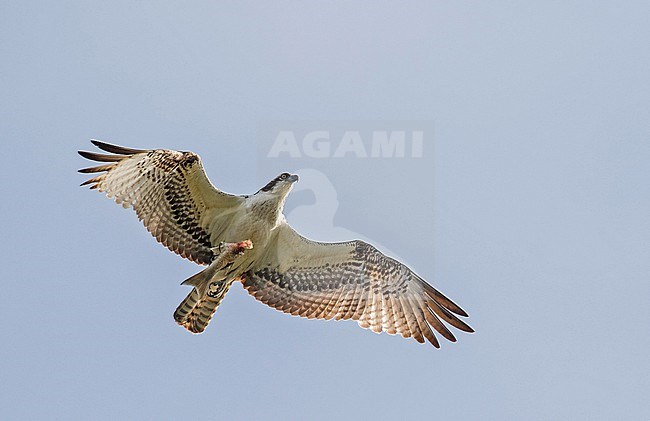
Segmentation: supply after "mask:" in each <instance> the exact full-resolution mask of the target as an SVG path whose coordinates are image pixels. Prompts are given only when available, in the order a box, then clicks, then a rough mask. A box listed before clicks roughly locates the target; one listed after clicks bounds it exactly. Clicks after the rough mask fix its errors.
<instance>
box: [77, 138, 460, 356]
mask: <svg viewBox="0 0 650 421" xmlns="http://www.w3.org/2000/svg"><path fill="white" fill-rule="evenodd" d="M92 143H93V144H94V145H95V146H97V147H98V148H99V149H101V150H103V151H105V152H108V154H102V153H94V152H86V151H79V154H80V155H81V156H83V157H84V158H87V159H90V160H93V161H98V162H100V163H101V165H98V166H95V167H90V168H84V169H81V170H79V172H81V173H88V174H93V177H92V178H90V179H88V180H87V181H85V182H84V183H82V184H81V185H82V186H85V185H89V186H90V188H91V189H97V190H99V191H100V192H104V193H106V194H107V196H108V197H109V198H114V199H115V201H116V202H117V203H118V204H121V205H122V206H123V207H125V208H129V207H130V208H133V209H134V210H135V212H136V214H137V216H138V218H139V219H140V220H141V221H142V222H143V223H144V226H145V227H146V228H147V230H148V231H149V232H150V233H151V234H152V235H153V236H154V237H155V238H156V240H158V241H159V242H160V243H161V244H163V245H164V246H165V247H167V248H168V249H169V250H171V251H173V252H174V253H177V254H178V255H180V256H181V257H184V258H186V259H189V260H191V261H193V262H195V263H198V264H200V265H205V266H207V268H206V269H204V270H202V271H201V272H199V273H197V274H196V275H194V276H192V277H191V278H189V279H187V280H186V281H185V282H183V284H185V285H190V286H192V287H193V289H192V291H191V292H190V294H189V295H188V296H187V298H185V300H183V302H182V303H181V304H180V305H179V306H178V308H177V309H176V312H175V313H174V319H175V320H176V322H177V323H178V324H180V325H181V326H183V327H185V328H186V329H188V330H189V331H191V332H193V333H201V332H203V331H204V330H205V328H206V327H207V325H208V323H209V322H210V320H211V318H212V315H213V314H214V312H215V311H216V309H217V306H218V305H219V304H220V303H221V300H222V299H223V297H224V296H225V294H226V292H228V289H229V288H230V285H231V284H232V283H234V282H235V281H240V282H241V283H242V284H243V286H244V288H245V289H246V290H247V291H248V292H249V293H250V294H251V295H252V296H253V297H255V298H256V299H257V300H259V301H261V302H263V303H265V304H267V305H269V306H270V307H273V308H275V309H277V310H280V311H283V312H285V313H290V314H292V315H295V316H301V317H307V318H310V319H312V318H319V319H326V320H330V319H336V320H347V319H352V320H356V321H357V322H358V324H359V326H361V327H362V328H365V329H371V330H372V331H374V332H377V333H380V332H382V331H384V332H387V333H389V334H392V335H394V334H400V335H402V336H403V337H405V338H409V337H411V338H414V339H415V340H416V341H418V342H420V343H424V342H425V340H426V341H428V342H430V343H431V344H432V345H433V346H435V347H436V348H439V347H440V344H439V342H438V339H437V337H436V335H435V334H434V330H435V331H437V332H438V333H439V334H440V335H442V336H443V337H444V338H446V339H448V340H449V341H452V342H455V341H456V338H455V337H454V335H453V334H452V332H451V331H450V330H449V328H448V327H447V326H446V325H445V323H446V324H448V325H450V326H453V327H455V328H457V329H459V330H462V331H465V332H470V333H471V332H473V330H472V328H471V327H469V326H468V325H467V324H466V323H465V322H463V321H462V320H461V319H460V318H459V316H460V317H468V315H467V313H466V312H465V311H464V310H463V309H461V308H460V307H459V306H458V305H456V304H455V303H454V302H453V301H451V300H450V299H449V298H447V297H446V296H444V295H443V294H442V293H440V292H439V291H438V290H437V289H435V288H433V287H432V286H431V285H430V284H428V283H427V282H426V281H425V280H423V279H422V278H421V277H419V276H418V275H417V274H416V273H415V272H413V271H412V270H411V269H409V268H408V267H407V266H406V265H404V264H402V263H400V262H398V261H397V260H395V259H392V258H390V257H388V256H386V255H384V254H382V253H381V252H380V251H379V250H377V249H376V248H375V247H373V246H372V245H370V244H368V243H366V242H363V241H360V240H354V241H347V242H340V243H323V242H317V241H312V240H309V239H307V238H305V237H303V236H301V235H300V234H298V233H297V232H296V231H295V230H293V228H291V226H289V224H288V223H287V221H286V219H285V217H284V215H283V213H282V212H283V208H284V203H285V200H286V198H287V195H288V194H289V192H290V191H291V189H292V187H293V184H294V183H295V182H297V181H298V176H297V175H294V174H289V173H282V174H280V175H279V176H277V177H275V178H274V179H273V180H271V181H270V182H269V183H268V184H266V185H265V186H264V187H262V188H261V189H260V190H258V191H257V193H255V194H252V195H232V194H228V193H224V192H222V191H221V190H219V189H217V188H216V187H214V186H213V185H212V183H210V181H209V180H208V178H207V176H206V174H205V171H204V170H203V166H202V164H201V160H200V158H199V156H198V155H196V154H194V153H192V152H179V151H172V150H165V149H155V150H141V149H132V148H125V147H122V146H116V145H110V144H108V143H104V142H100V141H97V140H93V141H92ZM443 322H444V323H443Z"/></svg>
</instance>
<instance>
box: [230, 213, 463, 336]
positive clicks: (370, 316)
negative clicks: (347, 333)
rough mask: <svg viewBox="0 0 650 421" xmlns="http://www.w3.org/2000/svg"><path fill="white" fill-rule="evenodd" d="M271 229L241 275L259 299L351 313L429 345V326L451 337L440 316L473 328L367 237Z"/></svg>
mask: <svg viewBox="0 0 650 421" xmlns="http://www.w3.org/2000/svg"><path fill="white" fill-rule="evenodd" d="M276 230H277V232H276V237H275V238H276V240H275V244H272V246H271V247H272V249H273V252H270V253H267V254H266V256H265V258H264V259H261V261H257V262H256V263H255V265H254V267H253V268H252V269H250V270H249V271H248V272H247V273H245V274H244V276H243V282H244V287H245V288H246V290H247V291H248V292H249V293H250V294H251V295H253V297H255V298H256V299H258V300H260V301H262V302H263V303H265V304H267V305H269V306H271V307H273V308H275V309H277V310H280V311H283V312H286V313H291V314H292V315H297V316H302V317H307V318H310V319H311V318H320V319H326V320H329V319H336V320H344V319H353V320H356V321H357V323H358V324H359V325H360V326H361V327H363V328H366V329H371V330H373V331H375V332H382V331H384V332H388V333H389V334H400V335H402V336H403V337H405V338H409V337H412V338H413V339H415V340H416V341H418V342H421V343H423V342H425V341H428V342H429V343H431V344H432V345H433V346H435V347H436V348H439V347H440V343H439V342H438V339H437V338H436V335H435V334H434V331H437V332H438V333H440V335H442V336H443V337H444V338H446V339H447V340H449V341H452V342H455V341H456V338H455V337H454V335H453V334H452V333H451V331H450V330H449V329H448V328H447V326H446V325H445V324H444V323H443V322H442V321H445V322H447V323H449V324H450V325H451V326H453V327H455V328H458V329H460V330H463V331H466V332H473V330H472V328H471V327H469V326H468V325H467V324H466V323H464V322H463V321H461V320H460V319H459V318H458V317H457V316H456V315H458V316H461V317H467V313H466V312H465V311H464V310H463V309H461V308H460V307H459V306H458V305H457V304H455V303H454V302H453V301H451V300H450V299H449V298H447V297H446V296H444V295H443V294H442V293H440V292H439V291H438V290H436V289H435V288H433V287H432V286H431V285H429V284H428V283H426V282H425V281H424V280H423V279H422V278H420V277H419V276H418V275H416V274H415V273H414V272H413V271H411V270H410V269H409V268H408V267H406V266H405V265H403V264H402V263H400V262H398V261H396V260H394V259H391V258H390V257H387V256H385V255H384V254H382V253H381V252H379V251H378V250H377V249H376V248H375V247H373V246H371V245H370V244H367V243H364V242H363V241H350V242H347V243H319V242H315V241H311V240H308V239H306V238H304V237H302V236H300V235H299V234H297V233H296V232H295V231H294V230H293V229H292V228H291V227H290V226H289V225H287V224H286V223H284V224H283V225H281V226H280V227H278V228H276ZM454 313H455V314H454ZM441 320H442V321H441Z"/></svg>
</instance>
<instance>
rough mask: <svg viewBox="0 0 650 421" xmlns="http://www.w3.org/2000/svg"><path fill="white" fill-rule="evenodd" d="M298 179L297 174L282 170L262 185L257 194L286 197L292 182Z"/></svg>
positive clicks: (279, 197)
mask: <svg viewBox="0 0 650 421" xmlns="http://www.w3.org/2000/svg"><path fill="white" fill-rule="evenodd" d="M296 181H298V175H296V174H289V173H288V172H283V173H282V174H280V175H278V176H277V177H275V178H274V179H273V180H271V181H269V182H268V183H267V184H266V186H264V187H262V188H261V189H260V190H259V191H258V192H257V194H264V195H270V196H273V197H276V198H278V199H280V200H283V199H285V198H286V197H287V195H288V194H289V192H290V191H291V188H292V187H293V184H294V183H295V182H296Z"/></svg>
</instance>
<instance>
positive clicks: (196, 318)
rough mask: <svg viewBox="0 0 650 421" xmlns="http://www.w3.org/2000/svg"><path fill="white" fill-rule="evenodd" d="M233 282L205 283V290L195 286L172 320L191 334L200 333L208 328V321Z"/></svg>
mask: <svg viewBox="0 0 650 421" xmlns="http://www.w3.org/2000/svg"><path fill="white" fill-rule="evenodd" d="M232 283H233V281H232V280H231V281H226V280H222V281H213V282H211V283H210V284H207V282H206V283H205V284H204V285H207V288H205V287H204V288H201V286H196V287H194V288H192V291H191V292H190V293H189V294H188V295H187V297H185V299H184V300H183V301H182V302H181V303H180V305H179V306H178V308H176V311H175V312H174V320H176V323H178V324H179V325H181V326H183V327H184V328H185V329H187V330H189V331H190V332H192V333H201V332H203V331H204V330H205V328H206V327H208V324H209V323H210V320H212V316H213V315H214V313H215V311H217V307H219V304H221V301H222V300H223V297H225V296H226V293H227V292H228V290H229V289H230V286H231V285H232Z"/></svg>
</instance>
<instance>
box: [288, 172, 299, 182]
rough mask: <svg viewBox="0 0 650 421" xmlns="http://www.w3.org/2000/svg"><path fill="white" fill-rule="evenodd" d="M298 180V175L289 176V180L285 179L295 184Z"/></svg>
mask: <svg viewBox="0 0 650 421" xmlns="http://www.w3.org/2000/svg"><path fill="white" fill-rule="evenodd" d="M299 179H300V177H298V174H291V175H290V176H289V178H287V180H289V181H291V182H292V183H295V182H296V181H298V180H299Z"/></svg>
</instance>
